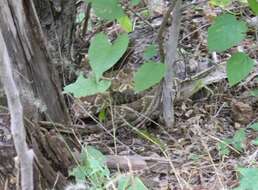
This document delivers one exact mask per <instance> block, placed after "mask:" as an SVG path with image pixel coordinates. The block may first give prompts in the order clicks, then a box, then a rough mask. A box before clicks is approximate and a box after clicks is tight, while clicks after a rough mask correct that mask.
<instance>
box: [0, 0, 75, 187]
mask: <svg viewBox="0 0 258 190" xmlns="http://www.w3.org/2000/svg"><path fill="white" fill-rule="evenodd" d="M67 2H68V1H67ZM70 2H71V1H70ZM0 16H1V18H4V19H0V28H1V33H2V35H3V38H4V42H5V44H6V46H7V51H8V54H9V55H10V58H11V62H12V68H13V76H14V79H15V82H16V84H17V86H18V90H19V93H20V98H21V101H22V106H23V109H24V115H25V118H26V122H25V125H26V129H27V136H28V138H27V141H28V142H29V143H30V146H31V148H33V150H34V152H35V160H34V170H35V172H34V174H35V175H34V179H35V180H34V184H36V185H35V189H52V188H53V187H54V185H55V189H63V187H64V185H65V184H67V179H66V177H65V175H67V169H68V167H69V165H71V163H72V162H73V160H72V156H71V153H70V151H69V150H68V149H67V148H66V146H64V144H63V143H64V142H63V139H60V138H58V135H57V134H52V135H51V136H50V135H49V133H48V131H47V130H46V131H45V130H42V129H41V128H40V126H39V125H37V124H36V123H37V121H40V120H47V121H51V122H57V123H62V124H64V126H65V125H66V124H70V118H69V114H68V111H67V108H66V106H65V103H64V98H63V96H62V94H61V93H60V92H61V88H60V87H61V85H60V81H59V79H58V75H57V74H56V72H55V69H54V66H53V61H52V59H51V57H50V56H49V52H48V50H47V43H46V39H45V37H44V34H43V31H42V29H41V26H40V22H39V19H38V17H37V13H36V9H35V7H34V3H33V1H32V0H2V1H0ZM63 22H65V21H64V20H63ZM59 26H61V24H60V25H59ZM62 27H63V26H62ZM64 28H65V30H69V29H68V28H67V27H64ZM62 31H63V32H64V29H62V30H61V29H60V32H62ZM70 34H71V32H70ZM66 35H67V33H66V34H62V35H61V36H62V39H61V40H64V39H67V38H66V37H67V36H66ZM69 40H70V39H69ZM66 42H67V41H65V42H64V43H65V44H63V45H62V46H63V47H68V46H69V45H68V44H66ZM68 49H69V48H66V51H69V50H68ZM32 121H33V122H32ZM53 143H56V144H57V146H56V147H55V146H54V145H53ZM59 146H60V147H59ZM9 148H10V150H11V149H12V146H11V145H10V147H9ZM9 148H6V145H3V146H2V145H1V144H0V152H1V153H3V154H2V155H6V156H8V157H9V156H10V157H9V158H8V159H9V160H10V162H8V163H9V164H10V167H8V169H6V165H7V164H6V163H5V162H1V163H0V177H6V176H8V175H12V176H13V175H15V174H17V173H16V172H15V171H14V170H13V169H14V165H13V164H14V163H13V162H12V160H13V156H14V155H13V153H15V152H14V151H10V153H12V154H6V153H5V151H7V150H9ZM59 148H62V150H61V149H59ZM0 159H1V160H2V159H6V157H3V156H0ZM63 164H64V165H63ZM0 189H1V188H0Z"/></svg>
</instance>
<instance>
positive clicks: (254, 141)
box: [252, 137, 258, 146]
mask: <svg viewBox="0 0 258 190" xmlns="http://www.w3.org/2000/svg"><path fill="white" fill-rule="evenodd" d="M252 144H253V145H256V146H258V137H257V138H256V139H254V140H252Z"/></svg>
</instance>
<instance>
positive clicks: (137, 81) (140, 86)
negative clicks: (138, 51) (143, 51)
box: [134, 61, 165, 92]
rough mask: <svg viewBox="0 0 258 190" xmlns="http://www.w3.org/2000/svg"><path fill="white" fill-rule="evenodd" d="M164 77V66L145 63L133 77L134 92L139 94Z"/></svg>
mask: <svg viewBox="0 0 258 190" xmlns="http://www.w3.org/2000/svg"><path fill="white" fill-rule="evenodd" d="M164 75H165V65H164V64H161V63H156V62H152V61H150V62H146V63H144V64H143V65H142V66H141V67H140V68H139V70H138V71H137V72H136V73H135V75H134V90H135V91H136V92H140V91H143V90H146V89H148V88H150V87H151V86H153V85H155V84H157V83H158V82H160V81H161V79H162V78H163V77H164Z"/></svg>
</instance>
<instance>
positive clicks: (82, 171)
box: [69, 146, 147, 190]
mask: <svg viewBox="0 0 258 190" xmlns="http://www.w3.org/2000/svg"><path fill="white" fill-rule="evenodd" d="M69 175H70V176H74V177H75V180H76V183H83V182H85V180H86V179H88V180H89V182H90V184H91V188H90V190H102V189H104V187H105V185H106V184H107V183H108V182H109V181H110V180H111V174H110V171H109V169H108V168H107V166H106V157H105V156H104V155H103V154H102V153H101V152H100V151H98V150H97V149H95V148H94V147H92V146H86V147H84V148H83V149H82V152H81V155H80V165H78V166H77V167H75V168H73V169H72V171H70V172H69ZM141 189H142V190H147V188H146V187H145V185H144V184H143V182H142V181H141V179H140V178H139V177H135V176H131V175H129V176H122V177H120V178H119V180H118V190H141Z"/></svg>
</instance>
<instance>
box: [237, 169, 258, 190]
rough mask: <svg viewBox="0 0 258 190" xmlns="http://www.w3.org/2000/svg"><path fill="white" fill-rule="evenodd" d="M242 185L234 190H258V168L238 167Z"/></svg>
mask: <svg viewBox="0 0 258 190" xmlns="http://www.w3.org/2000/svg"><path fill="white" fill-rule="evenodd" d="M238 172H239V173H240V185H239V186H238V187H237V188H234V190H257V189H258V168H238Z"/></svg>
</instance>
